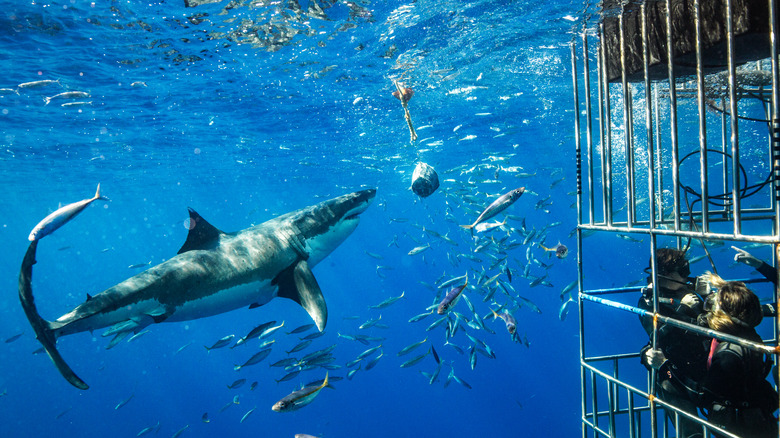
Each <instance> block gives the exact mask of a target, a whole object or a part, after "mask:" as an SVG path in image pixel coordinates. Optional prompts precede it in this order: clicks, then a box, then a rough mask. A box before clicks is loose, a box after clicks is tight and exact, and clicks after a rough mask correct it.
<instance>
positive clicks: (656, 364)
mask: <svg viewBox="0 0 780 438" xmlns="http://www.w3.org/2000/svg"><path fill="white" fill-rule="evenodd" d="M645 359H646V360H647V363H648V364H649V365H650V366H651V367H653V368H655V369H656V370H660V369H661V367H663V366H664V364H665V363H666V362H667V359H666V356H664V352H663V351H661V350H660V349H655V350H654V349H652V348H649V349H648V350H647V351H645Z"/></svg>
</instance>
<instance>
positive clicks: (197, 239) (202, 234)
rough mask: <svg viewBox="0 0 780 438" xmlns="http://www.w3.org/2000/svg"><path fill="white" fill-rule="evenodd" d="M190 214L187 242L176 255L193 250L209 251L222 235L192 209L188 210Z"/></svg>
mask: <svg viewBox="0 0 780 438" xmlns="http://www.w3.org/2000/svg"><path fill="white" fill-rule="evenodd" d="M187 210H189V212H190V232H189V234H187V240H185V241H184V245H182V246H181V249H179V252H178V253H177V254H182V253H185V252H187V251H192V250H195V249H211V248H214V247H215V246H216V245H217V242H218V241H219V236H220V235H222V234H225V233H223V232H222V231H220V230H219V229H218V228H216V227H215V226H213V225H211V224H210V223H208V222H206V219H203V218H202V217H200V215H199V214H198V213H197V212H196V211H195V210H193V209H191V208H188V209H187Z"/></svg>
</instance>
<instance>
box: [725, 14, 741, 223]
mask: <svg viewBox="0 0 780 438" xmlns="http://www.w3.org/2000/svg"><path fill="white" fill-rule="evenodd" d="M725 1H726V45H727V47H728V72H729V112H730V113H731V202H732V206H733V208H734V234H735V235H737V236H739V235H740V234H742V214H741V213H742V211H741V210H742V208H741V204H742V201H741V199H740V193H739V189H740V173H739V123H738V122H739V114H738V112H737V85H736V74H737V72H736V68H737V67H736V64H735V63H734V17H733V16H732V13H733V5H732V3H731V0H725Z"/></svg>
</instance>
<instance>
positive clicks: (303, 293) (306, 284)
mask: <svg viewBox="0 0 780 438" xmlns="http://www.w3.org/2000/svg"><path fill="white" fill-rule="evenodd" d="M277 284H278V286H279V294H278V296H280V297H284V298H289V299H291V300H293V301H295V302H296V303H298V304H300V305H301V307H303V308H304V310H306V312H308V313H309V316H310V317H311V319H312V320H314V323H315V324H317V328H318V329H319V330H320V331H323V330H325V324H326V323H327V322H328V308H327V307H326V305H325V297H323V296H322V290H321V289H320V285H319V284H317V279H315V278H314V274H313V273H312V272H311V269H309V264H308V263H306V261H305V260H301V261H299V262H298V263H296V264H295V265H293V266H290V268H288V269H286V270H285V271H284V272H282V273H281V274H279V277H277Z"/></svg>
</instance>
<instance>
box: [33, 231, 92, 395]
mask: <svg viewBox="0 0 780 438" xmlns="http://www.w3.org/2000/svg"><path fill="white" fill-rule="evenodd" d="M37 249H38V241H37V240H35V241H33V242H31V243H30V246H29V247H28V248H27V253H26V254H25V255H24V260H23V261H22V268H21V269H20V270H19V301H21V303H22V308H24V313H25V314H26V315H27V320H29V321H30V325H31V326H32V328H33V330H34V331H35V337H36V338H37V339H38V341H39V342H40V343H41V345H43V348H44V349H45V350H46V353H48V354H49V357H50V358H51V361H52V362H54V365H55V366H56V367H57V369H58V370H59V371H60V374H62V376H63V377H65V380H67V381H68V382H70V384H71V385H73V386H75V387H76V388H79V389H89V385H87V384H86V383H84V381H83V380H81V379H80V378H79V376H77V375H76V373H74V372H73V370H71V369H70V367H69V366H68V364H66V363H65V360H64V359H63V358H62V356H60V353H59V351H57V344H56V342H57V340H56V338H55V335H54V329H53V327H52V323H51V322H49V321H46V320H45V319H43V318H41V316H40V315H39V314H38V309H37V308H36V307H35V299H34V298H33V293H32V266H33V265H34V264H35V252H36V251H37Z"/></svg>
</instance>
